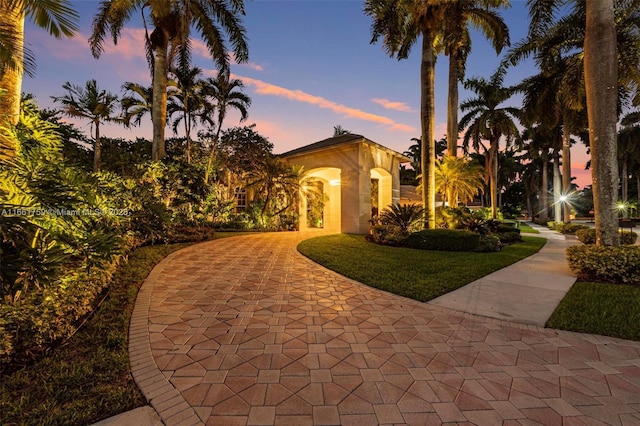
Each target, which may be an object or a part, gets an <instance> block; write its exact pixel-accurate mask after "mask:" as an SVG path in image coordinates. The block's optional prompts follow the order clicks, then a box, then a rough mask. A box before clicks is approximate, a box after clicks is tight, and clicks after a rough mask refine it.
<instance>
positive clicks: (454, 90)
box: [443, 0, 509, 157]
mask: <svg viewBox="0 0 640 426" xmlns="http://www.w3.org/2000/svg"><path fill="white" fill-rule="evenodd" d="M508 5H509V2H508V1H506V0H456V1H452V2H450V3H449V4H448V6H447V8H446V11H445V20H444V30H443V31H444V37H443V45H444V46H443V47H444V53H445V55H447V56H449V95H448V98H447V101H448V102H447V142H448V147H447V153H448V155H451V156H454V157H455V156H456V155H457V150H458V147H457V142H458V82H459V81H462V80H463V79H464V73H465V64H466V61H467V56H468V55H469V53H471V35H470V34H469V24H470V23H471V24H473V26H474V27H475V28H477V29H479V30H480V31H482V32H483V33H484V35H485V37H486V38H487V39H488V40H490V41H491V43H492V44H493V48H494V49H495V51H496V53H497V54H500V52H501V51H502V49H503V48H504V47H505V46H508V45H509V28H508V27H507V25H506V24H505V22H504V20H503V19H502V17H501V16H500V15H499V14H498V13H496V12H495V11H493V10H491V9H492V8H499V7H502V6H504V7H507V6H508Z"/></svg>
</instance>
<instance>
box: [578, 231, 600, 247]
mask: <svg viewBox="0 0 640 426" xmlns="http://www.w3.org/2000/svg"><path fill="white" fill-rule="evenodd" d="M576 237H578V241H580V242H581V243H583V244H595V243H596V230H595V229H591V228H588V229H578V230H577V231H576Z"/></svg>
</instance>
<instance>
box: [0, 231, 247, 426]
mask: <svg viewBox="0 0 640 426" xmlns="http://www.w3.org/2000/svg"><path fill="white" fill-rule="evenodd" d="M236 235H242V233H239V232H228V233H227V232H218V233H216V234H215V238H216V239H217V238H224V237H230V236H236ZM188 245H189V244H171V245H157V246H148V247H142V248H139V249H137V250H135V251H133V252H132V253H131V254H130V255H129V261H128V262H127V263H126V264H125V265H123V266H121V267H120V268H119V270H118V271H117V272H116V276H115V278H114V281H113V284H112V285H111V286H110V288H109V295H108V297H107V298H106V299H105V301H104V302H103V303H102V304H101V305H100V307H99V308H98V309H97V310H96V312H95V314H94V315H93V316H92V317H91V318H90V320H89V321H87V323H86V324H85V326H84V327H82V328H81V329H80V330H79V331H78V332H77V333H76V334H75V335H74V336H72V337H71V338H70V339H69V340H68V342H65V343H64V344H63V345H62V346H60V347H58V348H55V349H53V350H51V351H50V352H49V353H48V354H47V356H45V357H44V358H42V359H40V360H38V361H36V362H34V363H33V364H31V365H29V366H26V367H25V368H22V369H20V370H18V371H15V372H14V373H12V374H5V373H3V374H2V380H1V381H0V425H13V424H15V425H69V426H70V425H88V424H92V423H95V422H96V421H98V420H101V419H104V418H107V417H110V416H113V415H116V414H119V413H122V412H124V411H128V410H131V409H133V408H136V407H140V406H143V405H145V404H146V402H145V400H144V397H143V396H142V394H141V393H140V391H139V390H138V387H137V386H136V385H135V383H134V382H133V379H132V378H131V374H130V370H129V354H128V346H127V345H128V341H129V321H130V318H131V312H132V310H133V306H134V304H135V299H136V296H137V294H138V289H139V288H140V286H141V285H142V283H143V281H144V279H145V278H146V277H147V275H148V274H149V272H151V270H152V269H153V267H154V266H155V265H156V264H157V263H158V262H160V261H161V260H162V259H164V258H165V257H166V256H167V255H168V254H170V253H172V252H174V251H176V250H179V249H181V248H184V247H186V246H188Z"/></svg>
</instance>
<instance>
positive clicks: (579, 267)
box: [567, 245, 640, 285]
mask: <svg viewBox="0 0 640 426" xmlns="http://www.w3.org/2000/svg"><path fill="white" fill-rule="evenodd" d="M567 260H568V262H569V267H570V268H571V269H572V270H573V271H575V272H576V274H577V275H578V277H579V278H580V279H581V280H583V281H605V282H615V283H627V284H636V285H640V247H637V246H620V247H611V246H595V245H583V246H572V247H569V248H567Z"/></svg>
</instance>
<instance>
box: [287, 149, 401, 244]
mask: <svg viewBox="0 0 640 426" xmlns="http://www.w3.org/2000/svg"><path fill="white" fill-rule="evenodd" d="M286 160H287V161H289V162H290V163H291V164H296V165H301V166H304V168H305V170H306V171H307V172H308V173H309V175H310V176H316V177H318V178H321V179H324V180H325V181H327V182H330V184H329V185H325V192H326V193H327V196H328V197H329V200H328V202H327V203H326V204H325V224H326V225H325V227H326V228H328V229H335V230H339V232H343V233H355V234H366V233H368V232H369V221H370V219H371V179H372V178H376V179H379V180H380V186H379V191H380V196H379V205H380V210H382V209H384V208H385V207H386V206H387V205H388V204H391V203H398V202H399V201H400V157H399V156H398V154H397V153H394V152H393V151H391V150H387V149H383V148H381V147H379V146H376V145H374V144H370V143H367V142H366V141H365V140H362V141H359V142H356V143H350V144H345V145H338V146H332V147H328V148H324V149H322V150H318V151H314V152H307V153H302V154H297V155H294V156H291V157H288V158H286ZM373 169H375V170H374V171H373V172H372V170H373ZM327 170H334V171H336V170H339V185H338V184H337V182H336V178H335V172H333V173H334V174H333V175H331V176H330V175H329V174H327ZM331 181H333V182H331ZM338 194H339V197H340V202H339V203H336V202H335V198H336V197H337V196H338ZM338 204H339V205H338ZM336 208H338V209H339V212H340V213H339V224H337V223H335V222H336V220H337V217H338V211H336ZM304 228H306V206H303V205H301V212H300V229H304Z"/></svg>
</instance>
